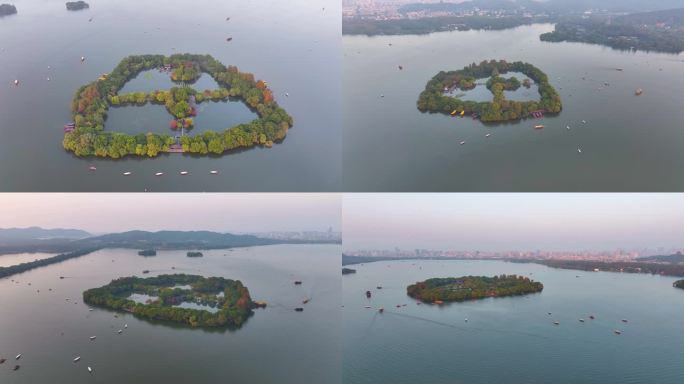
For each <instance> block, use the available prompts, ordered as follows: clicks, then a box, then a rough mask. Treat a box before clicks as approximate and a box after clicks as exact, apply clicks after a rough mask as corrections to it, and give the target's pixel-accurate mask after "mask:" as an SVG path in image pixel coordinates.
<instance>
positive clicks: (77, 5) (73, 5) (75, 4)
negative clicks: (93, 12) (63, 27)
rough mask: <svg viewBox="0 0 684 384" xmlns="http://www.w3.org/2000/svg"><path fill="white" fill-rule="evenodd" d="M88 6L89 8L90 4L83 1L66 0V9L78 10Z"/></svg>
mask: <svg viewBox="0 0 684 384" xmlns="http://www.w3.org/2000/svg"><path fill="white" fill-rule="evenodd" d="M88 8H90V5H89V4H88V3H86V2H85V1H68V2H67V3H66V9H67V10H69V11H80V10H82V9H88Z"/></svg>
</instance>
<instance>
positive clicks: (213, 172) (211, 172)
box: [209, 171, 218, 175]
mask: <svg viewBox="0 0 684 384" xmlns="http://www.w3.org/2000/svg"><path fill="white" fill-rule="evenodd" d="M209 173H210V174H212V175H218V171H209Z"/></svg>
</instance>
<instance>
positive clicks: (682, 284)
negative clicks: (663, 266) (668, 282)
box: [672, 280, 684, 289]
mask: <svg viewBox="0 0 684 384" xmlns="http://www.w3.org/2000/svg"><path fill="white" fill-rule="evenodd" d="M672 285H673V286H674V287H675V288H680V289H684V280H677V281H675V282H674V284H672Z"/></svg>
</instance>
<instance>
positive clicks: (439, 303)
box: [435, 300, 444, 305]
mask: <svg viewBox="0 0 684 384" xmlns="http://www.w3.org/2000/svg"><path fill="white" fill-rule="evenodd" d="M435 304H437V305H442V304H444V302H443V301H442V300H435Z"/></svg>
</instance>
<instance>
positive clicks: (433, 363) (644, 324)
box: [342, 260, 684, 384]
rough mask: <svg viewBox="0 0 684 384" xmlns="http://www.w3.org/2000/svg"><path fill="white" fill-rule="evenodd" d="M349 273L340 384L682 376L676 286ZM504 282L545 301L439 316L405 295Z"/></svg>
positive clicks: (553, 276) (437, 267)
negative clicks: (532, 284)
mask: <svg viewBox="0 0 684 384" xmlns="http://www.w3.org/2000/svg"><path fill="white" fill-rule="evenodd" d="M349 267H350V268H354V269H356V270H357V273H356V274H354V275H346V276H343V278H342V285H343V292H344V293H343V300H344V325H343V329H344V332H343V337H344V342H343V344H344V348H343V350H344V352H343V356H344V358H343V382H344V383H345V384H365V383H396V384H401V383H407V384H408V383H430V384H441V383H445V384H446V383H448V384H455V383H469V384H478V383H481V384H485V383H487V384H488V383H508V384H533V383H539V384H542V383H568V384H570V383H587V384H594V383H595V384H599V383H601V384H624V383H635V384H636V383H653V384H656V383H657V384H669V383H672V384H674V383H679V382H681V378H682V374H684V362H683V361H682V359H681V353H680V352H681V350H682V348H684V334H683V333H682V332H681V322H682V319H684V305H682V303H683V302H684V291H683V290H679V289H676V288H673V287H672V282H673V281H674V280H676V279H674V278H670V277H660V276H650V275H630V274H617V273H607V272H598V273H592V272H579V271H570V270H559V269H551V268H547V267H544V266H540V265H536V264H513V263H505V262H499V261H416V260H410V261H390V262H375V263H369V264H364V265H354V266H349ZM504 273H505V274H518V275H525V276H529V277H530V278H532V279H534V280H537V281H541V282H542V283H543V284H544V290H543V292H542V293H539V294H532V295H529V296H524V297H509V298H499V299H485V300H480V301H472V302H466V303H452V304H447V305H443V306H434V305H425V304H423V305H416V301H415V300H413V299H411V298H410V297H408V296H407V295H406V286H407V285H409V284H412V283H414V282H416V281H421V280H424V279H427V278H431V277H448V276H462V275H497V274H504ZM577 276H579V277H577ZM378 285H380V286H382V289H380V290H378V289H377V288H376V286H378ZM366 290H371V291H372V297H371V299H370V300H369V299H367V298H366V296H365V292H366ZM397 304H399V305H401V304H407V306H406V307H400V308H397V307H396V305H397ZM367 305H370V306H371V307H372V309H365V308H364V306H367ZM379 307H384V308H385V312H384V313H383V314H380V313H378V311H377V308H379ZM548 312H551V313H552V315H551V316H549V315H548V314H547V313H548ZM592 314H593V315H595V317H596V320H589V315H592ZM466 318H467V319H468V322H466V321H465V319H466ZM580 318H584V319H586V322H584V323H581V322H579V321H578V320H579V319H580ZM622 319H627V320H628V321H629V322H628V323H626V324H625V323H622V322H621V320H622ZM554 321H559V322H560V325H558V326H556V325H553V322H554ZM615 329H619V330H622V332H623V333H622V335H619V336H618V335H615V334H614V333H613V331H614V330H615Z"/></svg>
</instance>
